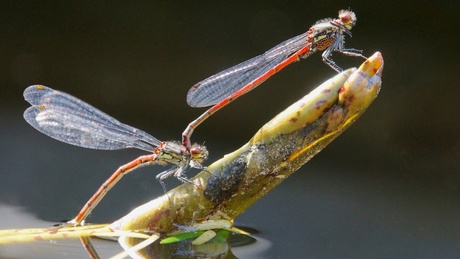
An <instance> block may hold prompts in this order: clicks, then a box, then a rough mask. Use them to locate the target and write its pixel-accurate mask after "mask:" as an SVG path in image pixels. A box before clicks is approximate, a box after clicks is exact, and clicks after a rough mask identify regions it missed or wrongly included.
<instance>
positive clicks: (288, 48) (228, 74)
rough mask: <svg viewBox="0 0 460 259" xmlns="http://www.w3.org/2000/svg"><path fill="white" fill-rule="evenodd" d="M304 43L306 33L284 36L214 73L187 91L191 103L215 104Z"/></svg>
mask: <svg viewBox="0 0 460 259" xmlns="http://www.w3.org/2000/svg"><path fill="white" fill-rule="evenodd" d="M306 44H307V33H304V34H301V35H298V36H296V37H294V38H291V39H289V40H286V41H284V42H282V43H280V44H278V45H277V46H275V47H273V48H271V49H270V50H268V51H267V52H265V53H264V54H262V55H259V56H257V57H254V58H252V59H249V60H247V61H245V62H243V63H240V64H238V65H236V66H233V67H231V68H228V69H226V70H224V71H222V72H220V73H217V74H215V75H213V76H211V77H209V78H207V79H205V80H203V81H201V82H199V83H197V84H195V85H194V86H193V87H192V88H190V90H189V91H188V94H187V103H188V104H189V105H190V106H192V107H206V106H210V105H214V104H216V103H218V102H220V101H222V100H223V99H225V98H226V97H228V96H230V95H231V94H233V93H235V92H237V91H238V90H240V89H241V88H243V87H245V86H246V85H248V84H249V83H250V82H252V81H253V80H255V79H257V78H259V77H260V76H261V75H262V74H264V73H265V72H267V71H269V70H270V69H272V68H273V67H275V66H276V65H277V64H279V63H280V62H282V61H283V60H285V59H287V58H288V57H289V56H291V55H292V54H294V53H295V52H296V51H298V50H300V49H301V48H302V47H304V46H305V45H306Z"/></svg>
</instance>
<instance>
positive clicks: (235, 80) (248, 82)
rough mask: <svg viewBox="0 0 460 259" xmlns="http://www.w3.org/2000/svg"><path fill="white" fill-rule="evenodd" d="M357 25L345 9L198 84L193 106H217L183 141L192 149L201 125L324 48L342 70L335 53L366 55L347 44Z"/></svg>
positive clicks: (327, 59)
mask: <svg viewBox="0 0 460 259" xmlns="http://www.w3.org/2000/svg"><path fill="white" fill-rule="evenodd" d="M355 24H356V15H355V14H354V13H353V12H352V11H350V10H341V11H339V18H338V19H332V18H327V19H323V20H319V21H318V22H316V23H315V24H314V25H313V26H312V27H311V28H310V29H309V30H308V31H307V32H305V33H303V34H301V35H298V36H296V37H294V38H291V39H289V40H286V41H284V42H282V43H280V44H278V45H277V46H275V47H273V48H271V49H270V50H268V51H266V52H265V53H264V54H262V55H259V56H257V57H254V58H252V59H249V60H247V61H245V62H243V63H240V64H238V65H236V66H233V67H231V68H228V69H226V70H224V71H222V72H220V73H217V74H215V75H213V76H211V77H209V78H207V79H205V80H203V81H201V82H199V83H197V84H195V85H194V86H193V87H192V88H190V90H189V92H188V94H187V103H188V104H189V105H190V106H192V107H206V106H211V105H214V106H213V107H211V108H209V109H208V110H207V111H206V112H204V113H203V114H202V115H200V116H199V117H198V118H197V119H195V120H194V121H192V122H191V123H190V124H189V125H188V127H187V128H186V129H185V131H184V132H183V133H182V144H183V145H184V146H185V147H186V148H190V147H191V143H190V138H191V135H192V133H193V130H194V129H195V128H196V127H197V126H198V125H200V124H201V123H202V122H203V121H205V120H206V119H207V118H209V117H210V116H211V115H212V114H214V113H215V112H217V111H218V110H220V109H221V108H223V107H224V106H226V105H227V104H229V103H230V102H232V101H234V100H235V99H237V98H238V97H240V96H242V95H243V94H246V93H247V92H249V91H250V90H252V89H254V88H255V87H257V86H258V85H260V84H261V83H262V82H264V81H265V80H267V79H268V78H269V77H271V76H273V75H274V74H275V73H277V72H278V71H280V70H281V69H283V68H284V67H286V66H287V65H289V64H291V63H293V62H296V61H298V60H300V59H301V58H307V57H308V56H310V55H311V54H313V53H315V52H317V51H323V54H322V57H323V61H324V62H325V63H326V64H328V65H329V66H330V67H331V68H332V69H334V70H335V71H337V72H339V73H340V72H342V69H341V68H340V67H339V66H338V65H337V64H336V63H335V62H334V61H333V60H332V59H331V55H332V52H334V51H336V52H339V53H342V54H345V55H349V56H358V57H362V58H366V57H364V56H363V55H362V54H361V53H362V51H361V50H357V49H347V48H345V46H344V44H345V41H344V33H345V34H348V35H349V36H350V37H351V32H350V30H351V29H352V28H353V26H354V25H355Z"/></svg>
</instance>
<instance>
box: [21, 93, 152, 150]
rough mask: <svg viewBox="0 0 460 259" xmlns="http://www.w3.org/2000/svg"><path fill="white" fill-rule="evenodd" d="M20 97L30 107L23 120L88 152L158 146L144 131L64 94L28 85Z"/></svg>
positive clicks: (147, 148)
mask: <svg viewBox="0 0 460 259" xmlns="http://www.w3.org/2000/svg"><path fill="white" fill-rule="evenodd" d="M24 98H25V99H26V101H28V102H29V103H30V104H31V105H32V107H29V108H28V109H27V110H26V111H25V112H24V119H25V120H26V121H27V122H28V123H29V124H30V125H32V127H34V128H35V129H37V130H38V131H40V132H42V133H43V134H45V135H48V136H49V137H52V138H54V139H57V140H59V141H62V142H65V143H68V144H72V145H75V146H80V147H85V148H92V149H103V150H115V149H124V148H138V149H141V150H145V151H148V152H152V150H153V148H154V147H155V146H158V145H159V144H160V141H159V140H158V139H156V138H154V137H153V136H151V135H149V134H147V133H145V132H144V131H141V130H139V129H136V128H134V127H131V126H129V125H126V124H123V123H121V122H119V121H118V120H116V119H114V118H113V117H111V116H109V115H107V114H105V113H103V112H102V111H100V110H98V109H96V108H94V107H93V106H91V105H89V104H87V103H85V102H83V101H81V100H80V99H78V98H75V97H73V96H71V95H69V94H66V93H64V92H60V91H56V90H53V89H51V88H49V87H46V86H42V85H32V86H29V87H28V88H27V89H26V90H25V91H24Z"/></svg>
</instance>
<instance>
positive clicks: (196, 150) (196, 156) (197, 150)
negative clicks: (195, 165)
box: [190, 144, 209, 163]
mask: <svg viewBox="0 0 460 259" xmlns="http://www.w3.org/2000/svg"><path fill="white" fill-rule="evenodd" d="M190 155H191V156H192V159H193V160H195V161H197V162H199V163H201V162H203V161H204V160H206V159H208V155H209V152H208V149H207V148H206V147H205V146H202V145H198V144H193V145H192V147H191V148H190Z"/></svg>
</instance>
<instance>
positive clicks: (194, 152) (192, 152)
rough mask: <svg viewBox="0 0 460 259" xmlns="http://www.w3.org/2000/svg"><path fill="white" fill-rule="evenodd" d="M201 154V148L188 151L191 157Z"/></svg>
mask: <svg viewBox="0 0 460 259" xmlns="http://www.w3.org/2000/svg"><path fill="white" fill-rule="evenodd" d="M201 153H202V151H201V148H199V147H192V148H191V149H190V155H192V156H193V157H199V156H201Z"/></svg>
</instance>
